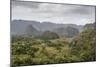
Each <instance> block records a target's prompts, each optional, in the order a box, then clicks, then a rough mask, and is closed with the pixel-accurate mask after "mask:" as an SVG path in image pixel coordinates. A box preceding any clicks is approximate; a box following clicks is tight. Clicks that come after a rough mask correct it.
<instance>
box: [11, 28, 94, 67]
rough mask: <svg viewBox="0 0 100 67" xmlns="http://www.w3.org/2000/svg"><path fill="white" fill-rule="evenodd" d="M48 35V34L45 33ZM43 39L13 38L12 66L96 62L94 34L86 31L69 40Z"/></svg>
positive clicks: (47, 37) (90, 30)
mask: <svg viewBox="0 0 100 67" xmlns="http://www.w3.org/2000/svg"><path fill="white" fill-rule="evenodd" d="M47 33H48V32H47ZM50 35H51V32H50V34H45V35H44V36H45V37H46V38H45V39H34V38H32V37H14V38H13V40H12V66H13V67H14V66H22V65H37V64H54V63H69V62H80V61H83V62H84V61H95V60H96V45H95V44H96V40H95V39H96V32H95V30H94V29H87V30H85V31H83V32H82V33H80V34H79V36H77V37H75V38H74V39H73V40H72V41H71V42H70V41H68V40H69V39H63V38H58V36H57V38H56V36H55V35H56V34H55V33H53V35H54V36H55V37H54V38H53V37H50Z"/></svg>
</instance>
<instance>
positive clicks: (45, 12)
mask: <svg viewBox="0 0 100 67" xmlns="http://www.w3.org/2000/svg"><path fill="white" fill-rule="evenodd" d="M12 20H33V21H40V22H46V21H47V22H52V23H63V24H77V25H84V24H87V23H93V22H95V6H93V5H92V6H89V5H88V6H86V5H72V4H56V3H43V2H42V3H40V2H31V1H30V2H29V1H16V0H13V1H12Z"/></svg>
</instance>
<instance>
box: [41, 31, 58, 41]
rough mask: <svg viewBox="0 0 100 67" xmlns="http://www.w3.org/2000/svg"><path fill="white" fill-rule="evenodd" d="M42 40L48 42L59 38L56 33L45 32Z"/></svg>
mask: <svg viewBox="0 0 100 67" xmlns="http://www.w3.org/2000/svg"><path fill="white" fill-rule="evenodd" d="M41 38H42V39H45V40H48V39H57V38H59V36H58V34H56V33H54V32H50V31H45V32H44V33H43V34H42V36H41Z"/></svg>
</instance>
